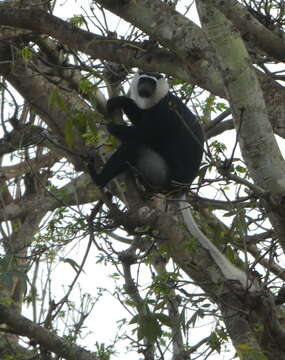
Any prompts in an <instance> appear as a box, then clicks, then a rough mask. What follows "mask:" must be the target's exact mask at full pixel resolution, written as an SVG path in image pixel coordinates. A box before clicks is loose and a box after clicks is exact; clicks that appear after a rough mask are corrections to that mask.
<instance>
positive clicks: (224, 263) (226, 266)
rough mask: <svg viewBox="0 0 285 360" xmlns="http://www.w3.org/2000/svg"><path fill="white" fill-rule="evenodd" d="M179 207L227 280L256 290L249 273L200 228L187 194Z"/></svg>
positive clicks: (190, 227) (185, 219)
mask: <svg viewBox="0 0 285 360" xmlns="http://www.w3.org/2000/svg"><path fill="white" fill-rule="evenodd" d="M179 207H180V210H181V212H182V216H183V220H184V223H185V225H186V226H187V229H188V231H189V232H190V234H192V235H193V236H194V237H195V238H196V239H197V240H198V241H199V243H200V244H201V246H202V247H203V248H204V249H206V250H208V251H209V253H210V255H211V257H212V258H213V260H214V261H215V263H216V265H217V266H218V267H219V269H220V270H221V272H222V274H223V275H224V276H225V278H226V279H227V280H236V281H239V282H240V284H241V285H242V286H243V288H244V289H249V290H250V291H254V290H256V287H255V285H253V284H252V283H251V282H250V281H249V280H248V277H247V274H246V273H245V272H243V271H242V270H240V269H238V268H237V267H236V266H234V265H233V264H232V263H231V262H230V261H229V260H228V259H227V258H226V257H225V256H224V255H223V254H222V253H221V252H220V251H219V249H218V248H217V247H216V246H215V245H214V244H213V243H212V242H211V241H210V240H209V239H208V238H207V237H206V236H205V235H204V234H203V232H202V231H201V230H200V229H199V227H198V225H197V223H196V221H195V219H194V218H193V215H192V212H191V209H190V207H189V205H188V204H187V200H186V195H185V194H183V195H182V197H181V198H180V201H179Z"/></svg>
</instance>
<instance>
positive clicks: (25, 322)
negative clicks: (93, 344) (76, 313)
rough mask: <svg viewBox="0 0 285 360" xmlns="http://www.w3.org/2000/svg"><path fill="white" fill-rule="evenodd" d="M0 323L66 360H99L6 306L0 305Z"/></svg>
mask: <svg viewBox="0 0 285 360" xmlns="http://www.w3.org/2000/svg"><path fill="white" fill-rule="evenodd" d="M0 322H1V323H4V324H6V325H8V326H9V327H11V328H12V329H13V330H14V331H16V332H17V333H18V334H20V335H22V336H26V337H28V338H29V339H32V340H33V341H35V342H37V343H38V344H40V345H41V346H43V347H44V348H46V349H48V350H49V351H52V352H54V353H55V354H56V355H58V356H62V357H63V358H64V359H67V360H74V359H76V360H98V359H99V358H98V357H97V356H96V355H95V354H92V353H90V352H89V351H87V350H85V349H83V348H82V347H80V346H77V345H75V344H72V343H70V342H69V341H66V340H64V339H63V338H61V337H60V336H57V335H55V334H54V333H52V332H50V331H48V330H47V329H45V328H43V327H41V326H39V325H37V324H35V323H33V322H32V321H31V320H29V319H27V318H26V317H24V316H22V315H19V314H18V313H16V312H15V311H11V310H10V309H9V308H8V307H7V306H5V305H2V304H0Z"/></svg>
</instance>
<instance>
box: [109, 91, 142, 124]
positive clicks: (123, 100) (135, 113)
mask: <svg viewBox="0 0 285 360" xmlns="http://www.w3.org/2000/svg"><path fill="white" fill-rule="evenodd" d="M116 110H123V111H124V113H125V114H126V115H127V117H128V118H129V120H130V121H131V122H132V123H133V124H137V123H138V122H139V121H140V118H141V110H140V108H139V107H138V106H137V104H136V103H135V102H134V101H133V100H132V99H130V98H128V97H127V96H115V97H113V98H111V99H109V100H108V101H107V112H108V114H109V115H112V114H113V113H114V112H115V111H116Z"/></svg>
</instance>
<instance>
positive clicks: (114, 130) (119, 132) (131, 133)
mask: <svg viewBox="0 0 285 360" xmlns="http://www.w3.org/2000/svg"><path fill="white" fill-rule="evenodd" d="M107 128H108V131H109V133H110V134H112V135H114V136H116V137H117V138H118V139H119V140H121V141H122V142H123V143H126V142H135V141H139V142H140V141H142V140H143V139H144V137H143V136H144V134H143V133H141V132H139V131H138V129H137V128H136V127H135V126H127V125H116V124H113V123H110V124H108V126H107Z"/></svg>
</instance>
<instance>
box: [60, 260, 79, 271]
mask: <svg viewBox="0 0 285 360" xmlns="http://www.w3.org/2000/svg"><path fill="white" fill-rule="evenodd" d="M60 260H61V261H62V262H64V263H67V264H69V265H70V266H71V267H72V268H73V269H74V271H75V272H76V273H77V272H78V270H79V269H80V266H79V265H78V264H77V262H76V261H74V260H73V259H70V258H61V259H60Z"/></svg>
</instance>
